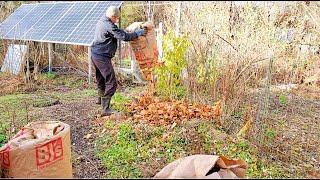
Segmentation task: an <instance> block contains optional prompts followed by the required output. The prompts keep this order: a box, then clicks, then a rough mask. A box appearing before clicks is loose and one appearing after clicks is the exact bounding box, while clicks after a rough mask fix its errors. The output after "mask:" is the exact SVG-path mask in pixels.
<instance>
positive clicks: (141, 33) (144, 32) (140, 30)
mask: <svg viewBox="0 0 320 180" xmlns="http://www.w3.org/2000/svg"><path fill="white" fill-rule="evenodd" d="M135 33H136V34H137V35H138V36H143V35H145V34H146V30H144V29H138V30H136V32H135Z"/></svg>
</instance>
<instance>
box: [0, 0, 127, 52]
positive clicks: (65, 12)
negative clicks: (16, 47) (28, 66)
mask: <svg viewBox="0 0 320 180" xmlns="http://www.w3.org/2000/svg"><path fill="white" fill-rule="evenodd" d="M88 2H95V5H94V7H92V8H91V10H90V11H89V12H88V13H87V14H86V15H85V16H84V17H83V18H82V19H81V20H80V22H79V23H78V25H77V26H76V27H75V28H74V30H73V31H72V32H71V33H70V35H69V36H68V37H67V38H65V40H64V41H50V40H45V39H44V37H45V36H46V35H47V34H48V33H49V32H50V31H51V29H52V28H53V27H55V25H57V24H58V23H59V22H60V20H61V19H63V17H64V16H65V15H66V14H67V13H68V11H70V9H72V7H73V6H74V5H75V4H78V3H88ZM99 2H102V1H80V2H68V1H67V2H54V3H50V2H48V3H39V4H53V6H54V5H55V4H73V5H72V6H70V7H69V8H68V9H67V10H66V11H64V14H63V15H62V16H61V17H60V18H59V20H58V21H57V22H56V23H55V24H54V25H53V26H52V27H51V29H49V30H48V31H47V33H46V34H44V35H43V37H42V39H41V40H38V39H32V38H30V39H25V35H26V34H27V32H28V31H29V30H30V29H31V28H32V27H33V26H34V25H35V24H37V23H38V22H39V21H40V20H41V18H42V17H44V16H45V15H46V14H47V13H48V12H47V13H44V14H43V15H42V16H41V17H40V18H39V20H38V21H36V22H35V23H34V24H33V25H32V26H31V27H30V28H29V29H28V30H27V31H26V33H25V34H23V36H22V37H23V38H21V37H20V38H5V35H4V36H2V37H1V38H2V39H8V40H22V41H36V42H46V43H58V44H70V45H81V46H91V45H92V43H93V39H92V41H91V42H90V43H77V42H67V39H68V38H69V37H70V36H71V35H72V33H73V32H74V31H75V30H76V29H77V27H78V26H79V25H80V24H81V23H82V21H83V20H84V19H85V18H86V17H87V16H88V15H89V14H90V12H91V11H92V10H94V8H95V7H96V6H97V4H98V3H99ZM107 2H114V1H107ZM118 2H119V5H118V7H119V8H120V7H121V5H122V4H123V1H118ZM22 6H35V7H33V8H32V9H30V10H29V12H28V13H27V14H26V15H25V16H23V18H21V20H19V21H18V22H17V23H16V24H15V25H14V26H13V27H12V28H11V29H10V31H11V30H12V29H14V28H15V27H16V26H17V25H18V24H19V22H20V21H23V20H24V18H25V17H26V16H27V15H28V14H29V13H30V12H31V11H32V10H33V9H34V8H36V7H37V6H38V4H23V5H21V6H20V7H19V8H21V7H22ZM53 6H52V7H51V8H53ZM51 8H50V9H51ZM48 11H49V10H48ZM9 17H10V16H9ZM9 17H8V18H9ZM99 18H100V17H99ZM5 21H6V20H5ZM5 21H3V22H2V23H1V24H3V23H4V22H5ZM97 21H98V19H97ZM10 31H8V33H9V32H10ZM8 33H7V34H8Z"/></svg>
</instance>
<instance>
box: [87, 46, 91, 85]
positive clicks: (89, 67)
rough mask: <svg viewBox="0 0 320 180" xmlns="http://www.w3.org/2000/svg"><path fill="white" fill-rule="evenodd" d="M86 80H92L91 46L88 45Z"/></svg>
mask: <svg viewBox="0 0 320 180" xmlns="http://www.w3.org/2000/svg"><path fill="white" fill-rule="evenodd" d="M88 81H89V84H91V82H92V62H91V46H89V47H88Z"/></svg>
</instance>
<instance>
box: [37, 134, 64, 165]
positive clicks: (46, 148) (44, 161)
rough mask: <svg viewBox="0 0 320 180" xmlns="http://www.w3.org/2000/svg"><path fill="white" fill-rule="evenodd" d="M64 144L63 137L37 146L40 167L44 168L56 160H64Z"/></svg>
mask: <svg viewBox="0 0 320 180" xmlns="http://www.w3.org/2000/svg"><path fill="white" fill-rule="evenodd" d="M62 157H63V146H62V139H61V137H60V138H58V139H56V140H53V141H50V142H47V143H46V144H44V145H42V146H38V147H36V160H37V167H38V169H42V168H44V167H46V166H48V165H50V164H52V163H54V162H56V161H59V160H62Z"/></svg>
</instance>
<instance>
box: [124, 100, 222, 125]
mask: <svg viewBox="0 0 320 180" xmlns="http://www.w3.org/2000/svg"><path fill="white" fill-rule="evenodd" d="M128 111H129V113H130V114H131V117H129V118H128V119H129V120H138V121H139V120H145V121H148V122H149V123H151V124H171V123H173V122H178V121H187V120H190V119H193V118H201V119H207V120H216V121H217V122H218V123H221V122H220V116H221V113H222V110H221V105H220V102H217V103H215V104H214V105H213V106H208V105H200V104H189V103H187V102H185V101H179V100H169V101H161V100H160V99H159V98H157V97H155V96H151V95H144V96H141V97H139V98H138V99H134V100H133V102H132V103H131V104H130V105H129V106H128Z"/></svg>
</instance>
